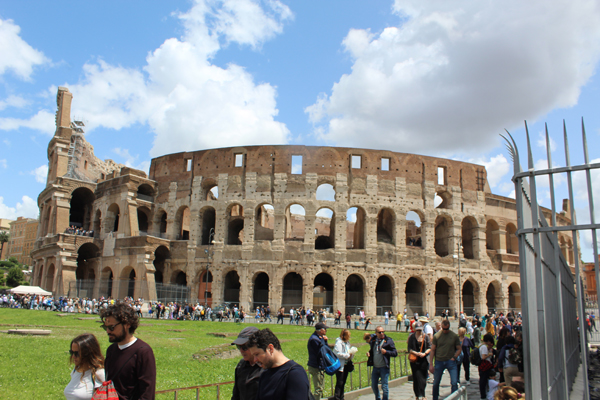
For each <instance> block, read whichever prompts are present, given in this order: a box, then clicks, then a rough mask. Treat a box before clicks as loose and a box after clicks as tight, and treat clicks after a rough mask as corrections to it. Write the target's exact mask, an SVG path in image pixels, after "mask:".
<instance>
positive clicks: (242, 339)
mask: <svg viewBox="0 0 600 400" xmlns="http://www.w3.org/2000/svg"><path fill="white" fill-rule="evenodd" d="M255 332H258V328H255V327H253V326H249V327H247V328H244V329H242V331H241V332H240V334H239V335H238V337H237V339H235V340H234V341H233V343H231V344H232V345H233V344H235V345H236V346H237V348H238V350H239V351H240V354H241V355H242V359H241V360H240V362H239V363H238V365H237V366H236V367H235V383H234V385H233V393H232V395H231V400H254V399H255V398H256V394H257V393H258V378H260V374H261V372H262V371H263V370H262V368H261V367H260V366H259V365H257V364H255V363H254V357H253V356H252V354H251V353H250V350H249V349H248V339H250V336H252V334H253V333H255Z"/></svg>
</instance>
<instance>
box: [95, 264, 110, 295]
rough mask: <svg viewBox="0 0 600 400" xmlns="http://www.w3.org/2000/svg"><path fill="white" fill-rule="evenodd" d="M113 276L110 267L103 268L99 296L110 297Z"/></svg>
mask: <svg viewBox="0 0 600 400" xmlns="http://www.w3.org/2000/svg"><path fill="white" fill-rule="evenodd" d="M113 280H114V275H113V272H112V269H111V268H110V267H105V268H104V269H103V270H102V273H101V274H100V293H99V294H98V295H99V296H104V297H106V298H108V297H112V294H113V293H112V289H113Z"/></svg>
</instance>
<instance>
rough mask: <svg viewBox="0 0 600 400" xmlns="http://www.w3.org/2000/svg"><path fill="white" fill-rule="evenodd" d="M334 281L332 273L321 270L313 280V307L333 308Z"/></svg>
mask: <svg viewBox="0 0 600 400" xmlns="http://www.w3.org/2000/svg"><path fill="white" fill-rule="evenodd" d="M333 293H334V281H333V278H332V277H331V275H329V274H328V273H326V272H321V273H320V274H318V275H317V276H315V279H314V281H313V309H320V308H325V309H331V310H332V309H333Z"/></svg>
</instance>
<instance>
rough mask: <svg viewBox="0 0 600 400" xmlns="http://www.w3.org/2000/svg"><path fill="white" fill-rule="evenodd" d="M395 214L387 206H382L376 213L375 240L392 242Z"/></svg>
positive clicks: (393, 241)
mask: <svg viewBox="0 0 600 400" xmlns="http://www.w3.org/2000/svg"><path fill="white" fill-rule="evenodd" d="M395 227H396V215H395V214H394V212H393V211H392V210H390V209H389V208H383V209H381V210H380V211H379V213H378V214H377V242H381V243H389V244H394V243H395V240H394V236H395V234H394V232H395Z"/></svg>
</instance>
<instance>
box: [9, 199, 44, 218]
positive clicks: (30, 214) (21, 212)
mask: <svg viewBox="0 0 600 400" xmlns="http://www.w3.org/2000/svg"><path fill="white" fill-rule="evenodd" d="M38 214H39V209H38V205H37V202H36V201H35V200H34V199H32V198H31V197H29V196H23V197H22V198H21V203H17V205H16V206H15V207H9V206H7V205H6V204H4V197H2V196H0V218H6V219H17V217H27V218H37V217H38Z"/></svg>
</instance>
